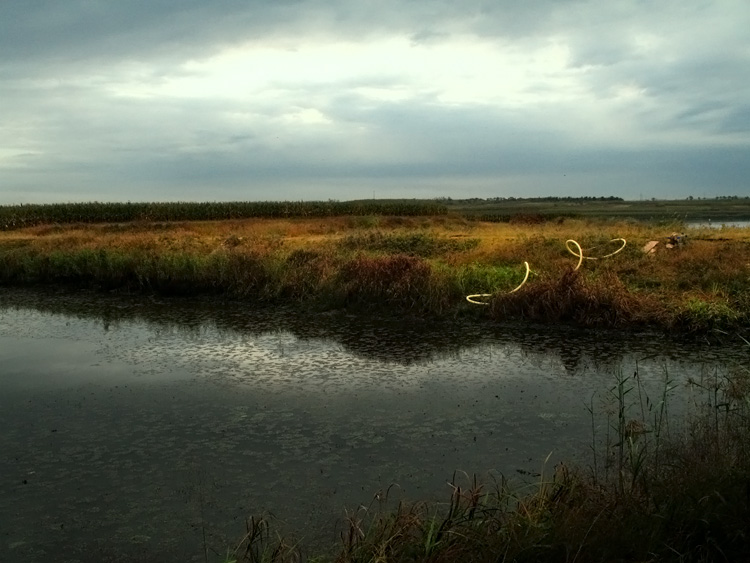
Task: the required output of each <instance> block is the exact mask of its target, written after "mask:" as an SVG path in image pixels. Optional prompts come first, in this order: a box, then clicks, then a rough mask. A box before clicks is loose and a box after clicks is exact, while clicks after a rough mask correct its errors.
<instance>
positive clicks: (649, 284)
mask: <svg viewBox="0 0 750 563" xmlns="http://www.w3.org/2000/svg"><path fill="white" fill-rule="evenodd" d="M660 233H661V234H660ZM692 234H693V233H689V236H688V240H689V243H688V244H687V245H686V246H685V247H684V248H679V249H674V250H670V251H666V250H662V251H661V252H659V253H657V255H656V256H646V255H645V254H643V252H641V250H640V248H641V246H642V245H643V243H644V242H645V241H648V240H650V239H659V238H660V237H663V229H662V228H661V227H659V226H658V225H655V224H651V223H645V224H638V223H634V222H625V221H620V222H612V221H592V220H587V221H583V220H570V219H565V220H563V221H556V222H546V223H541V224H526V223H521V224H505V223H482V222H475V221H467V220H466V219H465V218H462V217H460V216H456V215H441V216H437V217H436V216H379V215H373V214H369V215H363V216H337V217H323V218H321V217H296V218H295V217H289V218H279V219H269V218H258V219H252V220H244V219H232V220H226V221H200V222H195V221H176V222H145V221H140V222H133V223H104V224H90V225H89V224H74V225H68V226H66V225H40V226H35V227H28V228H25V229H16V230H13V231H5V232H0V284H5V285H27V284H73V285H83V286H88V287H94V288H104V289H108V290H113V289H121V290H125V291H144V292H158V293H163V294H167V295H195V294H214V295H225V296H228V297H232V298H242V299H247V300H260V301H264V302H271V303H286V302H293V303H297V304H299V305H310V306H314V307H324V308H325V307H331V308H340V307H347V306H356V307H357V308H377V307H381V306H386V307H389V308H393V309H396V310H398V309H402V310H412V311H421V312H425V313H430V314H441V315H442V314H450V315H457V314H476V315H486V316H487V317H488V319H490V320H493V321H502V320H506V319H528V320H534V321H542V322H570V323H576V324H580V325H585V326H602V325H608V326H633V325H646V324H649V325H653V326H659V327H663V328H666V329H670V330H675V329H678V330H681V331H687V332H705V331H717V330H720V331H724V332H727V331H730V330H733V329H737V328H741V327H743V326H746V325H747V323H748V322H749V321H750V229H733V230H726V231H724V230H722V231H717V232H706V231H704V230H700V231H695V233H694V234H695V237H692V236H691V235H692ZM617 237H623V238H626V239H627V240H628V246H627V247H626V248H625V249H624V251H622V252H621V253H618V254H617V255H616V256H614V257H613V258H611V259H606V260H600V261H589V260H586V261H585V262H584V263H583V264H582V266H581V268H580V269H579V270H578V271H576V272H573V271H572V269H573V267H574V265H575V263H576V258H575V257H574V256H572V255H571V254H570V253H569V252H568V251H567V250H566V248H565V244H564V243H565V241H566V240H567V239H570V238H574V239H575V240H577V241H578V242H579V243H580V244H581V246H582V247H583V248H584V250H585V253H586V255H588V256H590V255H596V254H599V255H603V254H606V253H607V252H609V251H611V250H612V248H611V244H610V242H609V241H611V239H613V238H617ZM524 261H527V262H529V264H530V266H531V275H530V277H529V279H528V282H527V283H526V284H525V285H524V287H523V288H522V289H521V290H520V291H517V292H515V293H513V294H512V295H508V292H509V291H510V290H511V289H513V288H515V287H516V286H517V285H518V283H520V281H521V279H523V274H524V268H523V262H524ZM475 293H490V294H491V293H494V294H496V295H495V297H494V299H492V304H491V306H490V307H489V308H483V309H482V310H481V311H479V310H476V309H475V310H473V312H472V309H471V307H474V306H470V305H469V304H467V303H466V301H465V297H466V295H469V294H475Z"/></svg>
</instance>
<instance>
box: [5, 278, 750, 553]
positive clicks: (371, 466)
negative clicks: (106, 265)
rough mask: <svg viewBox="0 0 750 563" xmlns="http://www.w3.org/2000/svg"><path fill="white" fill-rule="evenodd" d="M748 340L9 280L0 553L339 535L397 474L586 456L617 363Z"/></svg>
mask: <svg viewBox="0 0 750 563" xmlns="http://www.w3.org/2000/svg"><path fill="white" fill-rule="evenodd" d="M743 345H744V344H743V343H741V342H739V343H737V344H736V345H735V344H734V343H731V342H730V343H724V344H722V345H717V344H711V343H709V342H707V341H699V342H696V341H691V342H687V343H686V342H680V341H674V340H672V339H668V338H665V337H664V336H662V335H655V334H633V335H628V336H624V335H623V334H621V333H618V332H606V331H605V332H602V331H597V332H592V331H580V330H574V329H570V328H557V329H551V328H549V327H528V326H520V325H508V326H498V325H491V324H489V323H488V322H487V321H486V320H484V319H478V320H467V319H464V320H462V321H460V322H458V321H452V322H439V323H438V322H435V321H431V320H426V319H420V318H418V317H405V318H399V319H393V318H375V317H374V316H372V315H369V316H365V315H358V316H355V315H347V314H344V313H336V314H321V313H310V314H304V315H302V314H299V313H294V312H291V311H284V310H278V309H267V310H261V311H258V310H253V309H252V308H249V306H248V305H243V304H237V303H225V304H217V303H208V302H205V301H157V300H153V299H148V298H133V299H130V298H126V297H103V296H92V295H89V294H64V293H57V294H50V293H47V294H44V293H39V292H28V291H8V290H3V293H2V294H0V428H2V431H1V432H0V452H1V453H0V561H26V562H33V561H108V560H112V561H176V560H182V561H192V560H194V561H204V560H205V551H207V552H208V559H209V560H213V561H220V560H222V559H221V557H222V556H223V555H225V553H226V547H227V546H229V545H231V544H233V543H236V541H237V540H238V539H239V538H240V537H241V535H242V533H243V530H244V522H245V519H246V518H247V517H248V516H250V515H258V514H268V513H271V514H273V515H274V516H275V517H276V518H277V519H278V523H277V525H278V527H279V529H282V530H284V529H286V530H293V531H294V532H295V534H296V536H298V537H299V536H302V538H303V541H304V542H305V543H306V544H307V545H313V546H323V545H331V544H334V543H335V542H336V533H337V529H339V530H340V524H339V523H340V521H341V519H342V517H343V516H344V510H345V509H353V508H356V507H357V506H358V505H359V504H365V505H368V504H370V502H371V501H372V499H373V495H374V494H375V493H377V492H378V491H382V490H385V489H387V488H388V487H389V486H391V485H393V484H396V485H397V486H394V487H393V488H392V489H391V495H392V498H405V499H415V500H428V499H432V500H442V499H446V498H447V497H448V495H449V492H450V489H449V487H448V485H447V482H448V481H450V480H451V478H452V476H453V475H454V473H455V472H456V471H458V472H459V473H458V474H457V475H458V477H457V479H459V480H460V479H462V478H463V479H465V477H462V475H463V474H462V473H461V472H466V474H474V473H476V474H478V475H480V476H482V477H483V478H484V479H491V478H492V477H493V476H498V475H500V474H503V475H505V476H507V477H510V478H518V479H523V478H529V476H530V475H534V474H535V473H537V472H539V471H540V469H541V466H542V463H543V462H544V460H545V458H547V457H548V456H549V461H548V462H547V463H548V465H550V466H552V465H554V464H555V463H557V462H558V461H560V460H563V459H564V460H566V461H569V460H579V461H580V462H581V463H583V464H585V463H586V461H587V459H588V455H587V453H586V452H587V449H588V447H589V446H590V445H591V443H592V438H591V426H592V417H591V415H590V414H589V412H588V408H590V407H591V406H592V405H593V407H594V409H595V410H596V411H597V412H598V413H600V414H599V415H597V420H596V422H595V424H596V425H597V426H600V427H601V425H602V424H605V425H606V411H607V408H609V407H608V404H609V399H608V390H610V389H611V388H612V386H613V385H614V378H615V375H616V374H617V373H618V372H620V373H625V374H632V373H633V372H634V371H635V370H636V366H637V369H638V372H639V374H640V378H641V380H642V381H643V382H644V383H643V384H644V386H645V389H646V390H647V391H649V392H651V393H653V394H655V395H658V393H659V389H660V388H661V386H662V385H663V380H664V377H665V375H668V376H669V377H671V378H672V379H673V380H674V381H675V382H676V383H677V384H678V385H679V384H681V383H684V382H685V381H686V380H687V379H688V378H689V377H694V378H700V377H701V376H703V375H705V373H707V371H711V370H720V369H724V368H725V367H726V366H727V365H729V364H732V363H737V362H746V359H747V349H746V348H743V347H742V346H743ZM337 526H338V528H337Z"/></svg>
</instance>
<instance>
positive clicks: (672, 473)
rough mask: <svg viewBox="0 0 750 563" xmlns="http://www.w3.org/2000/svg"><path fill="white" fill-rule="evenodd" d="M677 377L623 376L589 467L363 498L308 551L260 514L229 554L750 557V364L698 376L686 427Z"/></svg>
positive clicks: (446, 558) (265, 558)
mask: <svg viewBox="0 0 750 563" xmlns="http://www.w3.org/2000/svg"><path fill="white" fill-rule="evenodd" d="M673 386H674V382H673V381H672V380H671V379H670V378H669V377H668V376H665V379H664V382H663V388H662V390H661V392H660V396H659V397H657V398H656V399H654V400H652V399H651V398H649V397H647V396H646V395H645V392H644V390H643V388H642V386H641V384H640V381H639V379H638V373H637V372H636V373H635V375H634V376H633V377H632V378H626V377H622V376H621V377H618V378H617V381H616V382H615V385H614V387H613V388H612V390H611V391H610V397H609V399H610V400H611V401H610V402H611V406H612V409H611V410H610V411H609V415H608V417H607V424H606V425H605V426H606V428H605V429H604V432H602V433H601V438H602V440H601V441H595V443H598V444H599V447H598V448H597V449H595V451H596V452H597V455H595V456H594V463H593V466H592V467H591V468H590V469H589V470H582V469H575V468H570V469H569V468H567V467H566V466H564V465H562V464H560V465H558V466H557V467H555V470H554V474H553V475H551V476H550V475H547V476H543V477H541V478H540V479H539V481H538V482H537V483H535V484H532V485H529V486H528V487H527V488H526V489H525V490H523V489H519V488H517V487H513V486H510V485H509V483H508V482H507V481H505V480H502V479H501V480H500V481H498V482H493V483H492V484H490V485H488V484H481V483H478V482H477V481H476V479H469V478H466V479H465V484H461V483H460V482H459V481H457V480H456V479H455V477H454V480H453V482H452V484H451V489H452V491H451V495H450V498H449V499H448V502H447V504H445V505H440V504H430V503H415V504H405V503H401V504H399V505H398V507H397V508H396V509H395V510H388V509H385V510H381V509H378V508H377V506H376V507H375V508H373V507H370V508H364V507H361V508H360V509H359V510H358V511H356V512H354V513H352V514H350V515H349V516H348V518H347V525H346V529H345V530H344V532H342V534H341V544H340V546H339V548H338V549H337V550H336V551H335V553H333V554H331V555H326V556H319V557H309V558H306V557H304V555H303V553H302V552H301V549H300V547H299V544H296V543H292V542H289V541H285V540H284V539H283V538H280V537H279V536H276V535H274V534H273V532H272V530H271V527H270V526H269V523H268V521H266V520H264V519H262V518H260V519H255V518H253V519H251V520H250V521H249V522H248V534H247V535H246V536H245V537H244V538H243V540H242V542H241V543H240V545H239V546H237V548H236V549H234V550H233V551H232V552H231V553H230V554H229V556H228V557H227V559H226V561H227V562H236V563H249V562H253V563H255V562H261V561H262V562H267V563H286V562H296V561H302V560H308V561H317V562H319V563H322V562H335V563H360V562H361V563H365V562H367V563H373V562H381V563H386V562H407V561H422V562H454V561H466V562H496V561H501V562H511V561H513V562H534V563H544V562H550V563H552V562H554V563H561V562H571V563H572V562H579V563H590V562H616V561H620V562H646V561H649V562H651V561H653V562H657V561H675V562H678V561H679V562H683V563H691V562H705V563H707V562H713V561H748V560H750V371H748V370H747V369H744V368H739V367H737V368H736V369H734V370H733V371H731V372H730V373H727V374H725V375H722V376H718V375H712V376H706V377H704V378H703V379H702V380H701V381H690V382H689V386H690V389H691V391H692V392H693V393H694V397H695V402H694V405H693V408H692V410H690V413H689V414H688V415H687V419H686V422H685V423H684V425H682V426H680V427H678V426H677V425H676V424H675V423H674V420H671V421H670V418H673V416H670V413H669V412H668V410H669V397H670V393H671V391H672V389H673ZM593 420H594V419H593V415H592V421H593ZM378 498H380V497H378ZM380 500H381V501H382V500H383V499H382V498H380Z"/></svg>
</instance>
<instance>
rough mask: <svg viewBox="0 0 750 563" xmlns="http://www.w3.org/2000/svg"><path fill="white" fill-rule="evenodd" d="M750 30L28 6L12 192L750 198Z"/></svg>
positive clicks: (604, 17) (19, 62)
mask: <svg viewBox="0 0 750 563" xmlns="http://www.w3.org/2000/svg"><path fill="white" fill-rule="evenodd" d="M748 28H750V7H748V6H747V5H746V3H744V0H722V1H716V2H703V1H700V2H698V1H697V0H685V1H683V2H676V1H674V2H673V1H667V2H663V3H659V4H658V5H652V6H645V5H643V4H642V3H640V2H635V1H633V2H618V3H603V2H593V1H583V0H568V1H559V0H555V1H553V0H549V1H540V2H515V1H514V2H511V1H505V2H497V1H495V2H488V1H481V0H471V1H467V2H462V3H456V2H449V1H447V0H440V1H427V0H411V1H408V2H403V1H398V2H396V0H384V1H383V2H378V3H377V4H374V3H364V2H352V1H350V0H347V1H344V0H338V1H333V2H331V1H324V0H307V1H259V0H257V1H254V2H247V1H239V0H221V1H217V2H198V1H194V0H185V1H182V2H174V1H171V0H170V1H167V0H154V1H152V2H148V3H136V2H89V1H84V0H70V1H67V2H64V3H63V2H57V1H51V0H37V1H30V2H20V1H15V0H11V1H9V2H3V3H2V4H0V52H2V53H3V57H2V59H1V60H0V99H2V100H3V104H2V107H0V122H2V124H3V127H2V129H0V177H1V178H2V182H3V185H4V186H7V189H5V190H4V191H3V192H2V193H0V203H2V202H6V203H9V202H14V201H19V198H26V199H27V200H29V199H35V198H36V199H49V198H53V199H56V200H59V199H63V200H66V199H71V198H73V199H75V198H79V197H83V198H95V199H112V198H120V199H137V198H139V199H140V198H146V199H152V198H154V197H157V196H155V194H159V195H158V197H163V198H172V199H190V198H193V197H200V198H202V199H206V197H205V194H206V193H207V191H208V192H209V193H215V194H217V197H222V198H224V199H226V198H229V199H237V198H239V199H263V198H271V199H278V198H285V197H296V198H299V197H300V195H307V197H306V198H307V199H311V198H314V194H320V196H321V197H322V198H324V199H325V198H328V197H338V198H346V197H347V196H349V195H351V196H353V197H354V196H356V197H364V196H366V195H367V194H368V193H371V191H372V189H373V187H375V188H376V189H377V191H379V192H380V193H386V192H388V193H390V192H389V190H391V191H396V192H398V191H401V190H404V191H406V192H407V193H406V194H400V195H402V196H404V195H405V196H407V197H408V192H409V190H413V193H415V194H416V193H419V194H420V195H424V194H429V193H430V190H432V191H434V192H435V195H449V196H451V197H460V195H461V193H465V194H471V195H472V196H481V195H482V194H483V193H485V192H486V191H487V190H489V191H492V194H491V195H502V194H498V193H497V192H496V190H498V189H499V190H505V191H506V192H507V193H508V194H509V195H510V194H511V193H512V194H513V195H523V194H534V195H545V194H547V193H552V192H557V193H561V192H565V193H566V194H568V195H575V194H576V193H583V192H585V193H586V194H587V195H595V194H596V193H597V190H601V191H602V192H603V193H604V194H605V195H612V194H613V193H615V195H624V196H630V197H632V196H634V194H636V193H637V192H640V189H641V186H646V187H647V189H648V190H649V191H651V192H653V193H657V194H660V193H663V194H665V196H666V194H671V195H673V196H681V195H682V194H685V195H688V194H689V193H692V194H693V195H695V193H696V192H695V190H700V189H715V190H717V191H722V192H723V193H727V192H728V191H731V190H735V191H736V190H742V189H746V187H744V185H743V184H741V183H740V182H739V173H738V171H742V172H743V173H744V172H746V171H747V165H745V164H744V160H743V159H742V158H740V156H739V155H742V154H746V151H747V149H748V148H749V147H748V145H750V131H748V129H749V128H750V125H749V124H750V118H749V117H748V115H750V111H748V105H747V102H746V100H747V99H748V97H749V95H750V77H749V76H748V75H747V72H746V69H747V68H748V67H749V63H750V38H749V37H748V36H747V33H746V30H747V29H748ZM696 163H700V168H698V167H697V165H696ZM636 184H637V185H638V187H636ZM701 186H703V188H701ZM705 186H709V188H705ZM305 190H307V191H305ZM446 190H453V193H445V191H446ZM620 190H621V191H620ZM680 190H682V191H680ZM691 190H693V191H691ZM363 192H364V193H363Z"/></svg>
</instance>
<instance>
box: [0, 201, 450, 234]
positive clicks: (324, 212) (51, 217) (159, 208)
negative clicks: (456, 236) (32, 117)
mask: <svg viewBox="0 0 750 563" xmlns="http://www.w3.org/2000/svg"><path fill="white" fill-rule="evenodd" d="M447 212H448V210H447V208H446V206H445V205H443V204H442V203H439V202H437V201H428V200H386V201H380V200H361V201H348V202H347V201H333V200H331V201H257V202H242V201H235V202H206V203H196V202H173V203H100V202H90V203H54V204H39V205H37V204H32V205H6V206H0V230H4V231H7V230H11V229H20V228H23V227H31V226H35V225H48V224H70V223H124V222H131V221H149V222H152V221H218V220H225V219H247V218H252V217H267V218H284V217H335V216H344V215H409V216H416V215H443V214H445V213H447Z"/></svg>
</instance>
